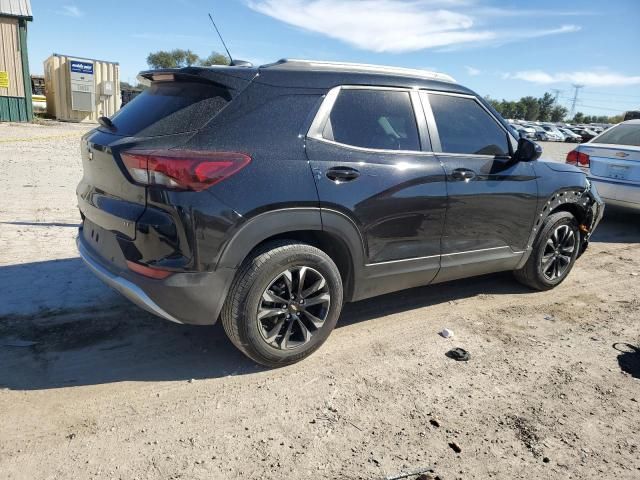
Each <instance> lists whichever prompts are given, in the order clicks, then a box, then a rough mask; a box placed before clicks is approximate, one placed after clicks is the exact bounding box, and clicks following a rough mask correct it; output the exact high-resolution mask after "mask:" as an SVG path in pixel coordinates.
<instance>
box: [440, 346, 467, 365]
mask: <svg viewBox="0 0 640 480" xmlns="http://www.w3.org/2000/svg"><path fill="white" fill-rule="evenodd" d="M445 355H446V356H447V357H449V358H451V359H453V360H456V361H458V362H468V361H469V359H470V358H471V354H470V353H469V352H467V351H466V350H465V349H464V348H459V347H458V348H452V349H451V350H449V351H448V352H447V353H445Z"/></svg>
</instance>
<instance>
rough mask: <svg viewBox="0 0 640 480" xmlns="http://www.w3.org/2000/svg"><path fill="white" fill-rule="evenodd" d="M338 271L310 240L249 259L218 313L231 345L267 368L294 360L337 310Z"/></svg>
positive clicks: (322, 336) (317, 340) (318, 338)
mask: <svg viewBox="0 0 640 480" xmlns="http://www.w3.org/2000/svg"><path fill="white" fill-rule="evenodd" d="M342 301H343V291H342V280H341V277H340V272H339V270H338V268H337V267H336V265H335V263H334V262H333V261H332V260H331V258H330V257H329V256H328V255H327V254H326V253H324V252H323V251H322V250H320V249H318V248H316V247H313V246H311V245H306V244H301V243H295V242H286V241H285V242H279V243H274V244H271V245H266V246H265V247H264V248H262V249H260V250H259V251H257V252H255V253H254V254H253V255H252V256H251V257H250V258H248V259H247V260H246V261H245V262H244V264H243V266H242V267H241V269H240V271H239V272H238V275H237V276H236V279H235V280H234V283H233V285H232V287H231V290H230V292H229V295H228V297H227V300H226V302H225V305H224V307H223V309H222V312H221V318H222V325H223V326H224V329H225V332H226V333H227V335H228V337H229V338H230V340H231V341H232V342H233V344H234V345H235V346H236V347H238V348H239V349H240V350H241V351H242V352H243V353H244V354H245V355H247V356H248V357H249V358H251V359H252V360H254V361H256V362H257V363H260V364H262V365H265V366H268V367H278V366H283V365H288V364H291V363H295V362H297V361H299V360H302V359H303V358H305V357H307V356H309V355H311V354H312V353H313V352H314V351H316V350H317V349H318V348H319V347H320V346H321V345H322V344H323V343H324V341H325V340H326V339H327V337H328V336H329V334H330V333H331V331H332V330H333V328H334V326H335V324H336V322H337V320H338V317H339V316H340V311H341V310H342Z"/></svg>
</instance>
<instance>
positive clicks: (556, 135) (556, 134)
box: [540, 125, 564, 142]
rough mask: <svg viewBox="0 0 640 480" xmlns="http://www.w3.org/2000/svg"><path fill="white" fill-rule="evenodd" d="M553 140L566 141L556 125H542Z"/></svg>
mask: <svg viewBox="0 0 640 480" xmlns="http://www.w3.org/2000/svg"><path fill="white" fill-rule="evenodd" d="M540 126H541V127H542V128H543V129H544V131H545V132H547V137H549V140H551V141H552V142H564V135H563V134H562V132H561V131H560V130H558V129H557V128H556V127H555V126H554V125H540Z"/></svg>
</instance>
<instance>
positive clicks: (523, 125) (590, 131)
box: [508, 120, 605, 143]
mask: <svg viewBox="0 0 640 480" xmlns="http://www.w3.org/2000/svg"><path fill="white" fill-rule="evenodd" d="M508 122H509V125H510V126H511V127H512V128H513V129H514V130H515V131H516V132H517V133H518V134H519V135H520V137H524V138H531V139H534V140H541V141H545V142H547V141H548V142H572V143H582V142H588V141H589V140H591V139H592V138H594V137H596V136H597V135H599V134H600V133H602V132H603V131H604V130H605V128H604V127H601V126H596V125H570V124H565V123H551V122H526V121H524V120H508Z"/></svg>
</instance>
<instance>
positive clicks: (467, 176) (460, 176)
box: [451, 168, 476, 182]
mask: <svg viewBox="0 0 640 480" xmlns="http://www.w3.org/2000/svg"><path fill="white" fill-rule="evenodd" d="M451 178H453V179H454V180H462V181H465V182H468V181H470V180H473V179H474V178H476V172H474V171H473V170H469V169H468V168H456V169H455V170H454V171H452V172H451Z"/></svg>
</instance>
